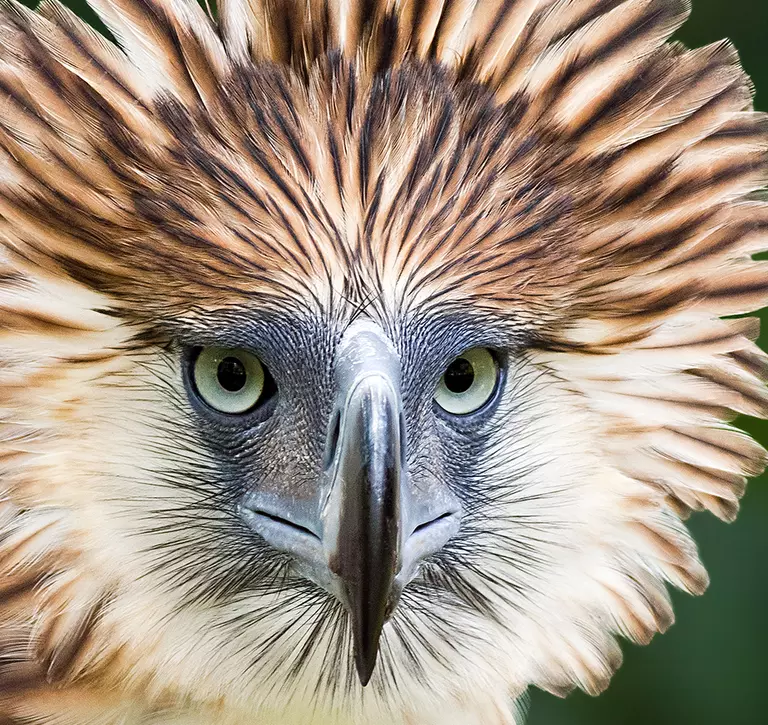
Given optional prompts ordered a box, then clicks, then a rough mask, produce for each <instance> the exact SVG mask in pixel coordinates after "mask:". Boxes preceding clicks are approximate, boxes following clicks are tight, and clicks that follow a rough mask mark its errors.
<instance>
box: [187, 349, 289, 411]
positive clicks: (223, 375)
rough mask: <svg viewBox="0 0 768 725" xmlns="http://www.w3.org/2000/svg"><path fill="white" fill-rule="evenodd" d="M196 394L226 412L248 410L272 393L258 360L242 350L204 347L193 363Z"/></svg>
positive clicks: (269, 383) (211, 406)
mask: <svg viewBox="0 0 768 725" xmlns="http://www.w3.org/2000/svg"><path fill="white" fill-rule="evenodd" d="M192 379H193V381H194V390H195V393H197V395H198V397H199V398H200V399H201V400H202V401H203V402H204V403H205V404H206V405H207V406H208V407H210V408H213V409H214V410H216V411H218V412H220V413H227V414H229V415H242V414H243V413H248V412H249V411H251V410H253V409H254V408H256V407H258V406H259V405H260V404H262V403H264V402H266V401H267V400H268V399H269V398H270V397H271V396H272V394H273V392H274V384H271V377H270V376H269V373H268V372H267V370H266V369H265V367H264V365H262V363H261V361H260V360H259V359H258V358H257V357H256V356H255V355H252V354H251V353H249V352H246V351H245V350H238V349H235V348H228V347H204V348H202V349H200V351H199V352H198V354H197V356H196V357H194V359H193V362H192Z"/></svg>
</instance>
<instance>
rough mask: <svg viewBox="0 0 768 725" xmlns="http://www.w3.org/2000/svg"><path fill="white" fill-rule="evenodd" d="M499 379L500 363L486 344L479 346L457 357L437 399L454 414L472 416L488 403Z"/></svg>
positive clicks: (441, 385) (444, 375)
mask: <svg viewBox="0 0 768 725" xmlns="http://www.w3.org/2000/svg"><path fill="white" fill-rule="evenodd" d="M498 382H499V365H498V363H497V362H496V358H495V357H494V355H493V353H492V352H491V351H490V350H489V349H488V348H486V347H475V348H472V349H471V350H467V351H466V352H465V353H462V354H461V355H459V357H457V358H456V359H455V360H454V361H453V362H452V363H451V364H450V365H449V366H448V368H447V369H446V371H445V372H444V373H443V377H441V378H440V382H439V383H438V385H437V390H436V391H435V402H436V403H437V404H438V405H439V406H440V407H441V408H442V409H443V410H444V411H445V412H447V413H450V414H452V415H469V414H470V413H475V412H476V411H478V410H480V409H481V408H482V407H483V406H484V405H486V404H487V403H488V402H489V401H490V400H491V398H493V394H494V392H495V391H496V387H497V385H498Z"/></svg>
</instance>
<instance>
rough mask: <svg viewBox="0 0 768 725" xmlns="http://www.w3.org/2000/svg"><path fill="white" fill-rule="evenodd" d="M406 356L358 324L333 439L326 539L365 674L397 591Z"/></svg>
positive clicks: (341, 380)
mask: <svg viewBox="0 0 768 725" xmlns="http://www.w3.org/2000/svg"><path fill="white" fill-rule="evenodd" d="M399 377H400V370H399V361H398V360H397V357H396V355H395V354H394V351H393V350H392V349H391V344H390V343H389V342H388V341H387V340H386V339H384V338H383V337H382V336H381V335H379V334H378V332H375V331H370V330H364V331H358V332H357V334H356V335H355V336H354V337H353V338H352V339H351V341H350V345H348V346H347V347H346V349H342V350H341V354H340V355H339V362H338V364H337V382H338V388H337V390H338V393H339V398H338V399H339V403H340V405H339V409H338V412H337V414H336V415H337V416H338V417H337V419H336V425H335V426H333V427H332V430H331V435H330V436H329V440H328V451H327V458H328V459H329V460H328V462H329V463H330V466H331V468H330V470H331V476H332V478H331V486H330V491H329V495H328V499H327V502H326V505H325V507H324V511H323V522H324V527H323V528H324V532H323V543H324V546H325V547H326V552H327V556H328V565H329V568H330V570H331V572H332V574H333V575H335V577H338V579H337V585H338V588H339V595H340V599H341V600H342V601H343V602H344V604H345V606H346V608H347V610H348V611H349V615H350V618H351V623H352V633H353V638H354V648H355V663H356V666H357V671H358V675H359V677H360V680H361V682H362V683H363V684H364V685H365V684H367V683H368V681H369V680H370V678H371V674H372V673H373V670H374V667H375V665H376V658H377V653H378V648H379V638H380V636H381V631H382V629H383V627H384V623H385V622H386V620H387V618H388V616H389V614H390V613H391V611H392V609H393V608H394V605H395V602H396V598H397V594H396V586H395V580H396V577H397V574H398V571H399V570H400V541H401V529H402V514H401V486H402V478H403V473H404V471H403V458H404V456H403V451H402V446H403V441H402V434H401V416H402V404H401V400H400V391H399V387H400V385H399Z"/></svg>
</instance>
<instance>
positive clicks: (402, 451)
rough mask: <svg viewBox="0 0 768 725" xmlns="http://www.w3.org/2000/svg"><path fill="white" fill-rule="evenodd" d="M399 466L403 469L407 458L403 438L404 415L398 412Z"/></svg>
mask: <svg viewBox="0 0 768 725" xmlns="http://www.w3.org/2000/svg"><path fill="white" fill-rule="evenodd" d="M399 424H400V466H401V468H403V469H405V464H406V458H407V448H408V447H407V445H406V440H405V415H404V414H403V413H402V412H401V413H400V421H399Z"/></svg>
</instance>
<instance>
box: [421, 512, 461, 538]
mask: <svg viewBox="0 0 768 725" xmlns="http://www.w3.org/2000/svg"><path fill="white" fill-rule="evenodd" d="M454 516H455V513H454V512H453V511H446V512H445V513H443V514H440V516H437V517H436V518H434V519H432V520H430V521H425V522H424V523H423V524H419V525H418V526H417V527H416V528H415V529H414V530H413V533H414V534H418V533H421V532H423V531H426V530H427V529H429V528H431V527H433V526H437V525H439V524H440V523H441V522H444V521H445V520H446V519H450V518H453V517H454Z"/></svg>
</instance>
